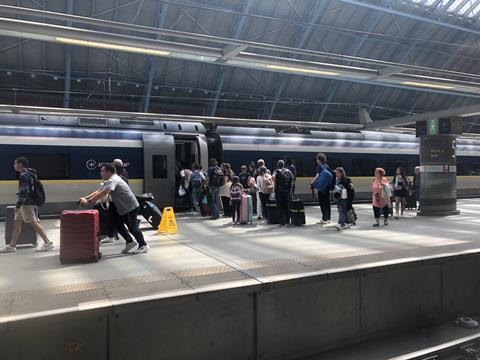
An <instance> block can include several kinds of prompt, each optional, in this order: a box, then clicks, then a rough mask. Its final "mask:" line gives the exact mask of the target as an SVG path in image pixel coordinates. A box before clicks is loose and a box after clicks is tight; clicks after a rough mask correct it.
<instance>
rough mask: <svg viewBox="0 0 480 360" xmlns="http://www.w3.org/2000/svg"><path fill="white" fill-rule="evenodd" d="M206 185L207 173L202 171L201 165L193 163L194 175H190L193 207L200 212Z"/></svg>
mask: <svg viewBox="0 0 480 360" xmlns="http://www.w3.org/2000/svg"><path fill="white" fill-rule="evenodd" d="M204 185H205V175H204V173H203V171H200V165H198V164H193V171H192V175H191V176H190V186H189V188H190V189H191V190H192V202H193V209H194V211H195V212H196V213H200V200H201V198H202V192H203V187H204Z"/></svg>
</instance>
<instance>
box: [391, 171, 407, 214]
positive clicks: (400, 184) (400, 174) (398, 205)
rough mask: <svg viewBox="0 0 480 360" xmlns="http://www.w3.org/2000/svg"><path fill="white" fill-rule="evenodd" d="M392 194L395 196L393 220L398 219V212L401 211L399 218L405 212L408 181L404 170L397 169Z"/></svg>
mask: <svg viewBox="0 0 480 360" xmlns="http://www.w3.org/2000/svg"><path fill="white" fill-rule="evenodd" d="M392 183H393V193H394V196H395V219H398V218H399V215H398V212H399V210H401V213H400V214H401V216H403V213H404V212H405V204H406V201H407V196H408V186H409V180H408V177H407V175H406V174H405V169H404V168H402V167H399V168H397V171H396V174H395V176H394V177H393V181H392Z"/></svg>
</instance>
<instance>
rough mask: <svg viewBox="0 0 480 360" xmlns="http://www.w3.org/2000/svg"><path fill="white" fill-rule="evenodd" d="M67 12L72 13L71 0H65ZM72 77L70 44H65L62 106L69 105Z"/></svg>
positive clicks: (70, 24)
mask: <svg viewBox="0 0 480 360" xmlns="http://www.w3.org/2000/svg"><path fill="white" fill-rule="evenodd" d="M67 13H68V14H70V15H71V14H73V0H67ZM67 26H72V22H71V21H70V22H68V23H67ZM71 77H72V45H65V85H64V92H65V93H64V96H63V107H65V108H68V107H70V90H71Z"/></svg>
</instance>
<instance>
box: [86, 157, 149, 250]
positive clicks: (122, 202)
mask: <svg viewBox="0 0 480 360" xmlns="http://www.w3.org/2000/svg"><path fill="white" fill-rule="evenodd" d="M115 172H116V169H115V166H114V165H113V164H104V165H103V166H102V168H101V170H100V175H101V177H102V180H103V185H102V187H100V189H99V190H97V191H95V192H93V193H91V194H90V195H88V196H86V197H82V198H80V200H79V203H80V205H81V206H86V205H88V204H91V203H95V202H96V201H97V200H100V199H103V198H104V197H105V196H108V195H110V197H111V198H112V201H113V203H114V204H115V206H116V208H117V214H116V219H115V220H116V222H117V227H118V232H119V233H120V235H122V237H123V238H124V239H125V241H126V242H127V243H126V244H125V248H124V249H123V250H122V254H126V253H128V252H130V251H131V250H132V249H133V248H134V247H135V246H137V243H138V248H137V250H135V253H136V254H141V253H146V252H148V250H149V249H150V247H149V246H148V244H147V243H146V242H145V239H144V238H143V234H142V232H141V231H140V230H139V229H138V222H137V216H138V212H139V211H140V204H139V203H138V201H137V198H136V197H135V195H134V194H133V192H132V190H131V189H130V187H129V186H128V184H127V183H126V182H125V181H124V180H123V179H122V178H121V177H120V176H118V175H117V174H116V173H115ZM125 225H126V226H127V228H128V231H127V230H126V229H125ZM129 232H130V233H131V234H132V235H133V236H134V237H135V240H137V242H134V241H133V239H132V237H131V236H130V234H129Z"/></svg>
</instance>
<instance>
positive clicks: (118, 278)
mask: <svg viewBox="0 0 480 360" xmlns="http://www.w3.org/2000/svg"><path fill="white" fill-rule="evenodd" d="M356 209H357V214H358V216H359V221H358V223H357V225H356V226H355V227H353V228H352V229H349V230H345V231H342V232H337V231H336V230H335V228H334V225H332V226H320V225H316V222H317V221H318V220H319V218H320V210H319V209H318V207H308V208H307V210H306V212H307V225H306V226H302V227H291V228H279V227H278V226H275V225H268V224H263V223H258V224H257V223H254V224H252V225H237V226H232V225H231V219H228V218H223V219H221V220H217V221H208V220H205V219H202V218H200V217H194V216H192V215H191V214H180V215H178V216H177V221H178V224H179V228H180V233H179V234H178V235H173V236H165V235H157V233H156V232H155V231H152V230H149V229H148V224H146V223H144V224H143V227H144V228H145V232H144V234H145V237H146V240H147V242H148V243H149V244H150V246H151V251H150V252H149V253H148V254H141V255H121V254H120V250H121V248H122V246H123V243H119V244H115V245H105V246H102V249H101V250H102V254H103V258H102V260H101V261H99V262H98V263H94V264H79V265H61V264H60V262H59V253H58V245H59V241H58V236H59V225H60V224H59V221H58V220H45V221H42V223H43V225H44V226H45V228H46V229H48V234H49V235H50V236H51V238H52V239H53V240H54V242H55V244H56V245H57V249H56V250H55V251H53V252H49V253H35V252H34V249H32V248H31V247H26V248H22V249H19V250H18V252H17V253H16V254H2V255H1V257H0V259H1V260H0V274H1V276H0V323H2V322H8V321H14V320H16V319H22V318H28V317H30V316H40V315H46V314H49V313H52V312H53V313H56V312H63V311H71V310H81V309H86V308H90V307H96V306H110V305H112V304H118V303H121V302H130V301H134V300H135V298H137V299H138V298H147V299H148V298H159V297H169V296H176V295H181V294H195V293H198V292H203V291H210V290H215V289H222V288H230V287H238V286H243V285H249V284H259V283H265V282H271V281H279V280H282V279H286V278H292V277H300V276H305V275H308V274H312V273H318V272H332V271H336V270H337V271H338V270H340V269H345V268H351V267H369V266H375V265H379V264H385V263H391V262H403V261H409V260H417V259H418V258H422V257H431V256H441V255H451V254H456V253H462V252H477V251H480V238H479V236H478V229H480V201H479V200H478V199H472V200H461V201H460V202H459V209H460V211H461V214H460V215H458V216H451V217H416V216H415V213H414V212H407V213H406V216H405V218H402V219H400V220H394V219H391V221H390V225H389V226H388V227H383V226H382V227H381V228H380V229H375V228H372V227H371V225H372V222H373V215H372V209H371V207H370V205H366V204H363V205H357V206H356ZM332 212H333V218H334V219H337V213H336V208H335V207H334V208H333V209H332ZM3 231H4V224H3V223H2V224H0V234H3ZM2 242H3V241H2ZM0 245H3V244H0Z"/></svg>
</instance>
